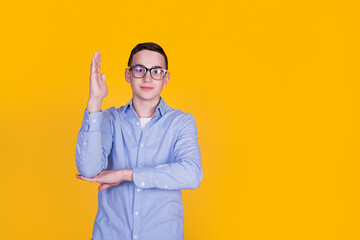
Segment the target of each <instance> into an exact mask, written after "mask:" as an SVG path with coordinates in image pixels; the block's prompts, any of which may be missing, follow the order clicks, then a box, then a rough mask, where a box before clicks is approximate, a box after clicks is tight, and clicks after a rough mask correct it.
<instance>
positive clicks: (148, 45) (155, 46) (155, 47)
mask: <svg viewBox="0 0 360 240" xmlns="http://www.w3.org/2000/svg"><path fill="white" fill-rule="evenodd" d="M142 50H149V51H154V52H158V53H160V54H161V55H163V56H164V59H165V68H166V69H168V59H167V56H166V54H165V52H164V50H163V49H162V47H160V46H159V45H158V44H156V43H153V42H146V43H139V44H138V45H136V46H135V47H134V48H133V50H132V51H131V53H130V57H129V61H128V66H129V67H130V66H131V62H132V59H133V56H134V54H135V53H138V52H140V51H142Z"/></svg>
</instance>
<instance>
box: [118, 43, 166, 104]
mask: <svg viewBox="0 0 360 240" xmlns="http://www.w3.org/2000/svg"><path fill="white" fill-rule="evenodd" d="M135 65H140V66H144V67H146V68H154V67H161V68H164V69H165V59H164V56H163V55H161V54H160V53H158V52H154V51H149V50H142V51H140V52H138V53H136V54H134V56H133V59H132V63H131V66H135ZM169 78H170V73H169V72H167V73H166V74H165V76H164V78H163V79H162V80H155V79H153V78H152V77H151V76H150V72H149V71H148V72H146V75H145V76H144V77H143V78H135V77H134V76H133V75H132V73H131V70H129V69H128V68H126V69H125V79H126V81H127V82H128V83H130V84H131V88H132V91H133V98H134V99H139V100H140V99H141V100H153V99H158V98H159V97H160V93H161V91H162V88H163V86H164V85H166V84H167V83H168V81H169Z"/></svg>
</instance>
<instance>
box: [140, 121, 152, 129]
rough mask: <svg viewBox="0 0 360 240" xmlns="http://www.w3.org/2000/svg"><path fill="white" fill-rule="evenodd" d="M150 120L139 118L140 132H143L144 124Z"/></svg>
mask: <svg viewBox="0 0 360 240" xmlns="http://www.w3.org/2000/svg"><path fill="white" fill-rule="evenodd" d="M150 120H151V118H140V124H141V130H142V131H144V128H145V126H146V124H147V123H148V122H149V121H150Z"/></svg>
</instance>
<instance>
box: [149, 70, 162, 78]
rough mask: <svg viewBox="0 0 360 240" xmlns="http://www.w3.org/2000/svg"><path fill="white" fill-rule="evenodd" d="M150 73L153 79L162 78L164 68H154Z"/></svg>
mask: <svg viewBox="0 0 360 240" xmlns="http://www.w3.org/2000/svg"><path fill="white" fill-rule="evenodd" d="M150 73H151V76H152V77H153V78H154V79H156V80H161V79H163V77H164V75H165V70H164V69H162V68H154V69H152V70H151V72H150Z"/></svg>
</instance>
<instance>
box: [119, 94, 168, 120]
mask: <svg viewBox="0 0 360 240" xmlns="http://www.w3.org/2000/svg"><path fill="white" fill-rule="evenodd" d="M132 103H133V99H132V98H131V99H130V101H129V102H128V104H126V105H125V108H124V113H125V112H126V110H127V109H128V108H129V107H130V108H132V109H133V110H134V112H135V109H134V108H133V105H132ZM166 107H167V105H166V103H165V101H164V99H163V98H162V97H160V103H159V104H158V105H157V107H156V111H157V110H158V111H159V112H160V114H161V116H162V115H164V114H165V112H166Z"/></svg>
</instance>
